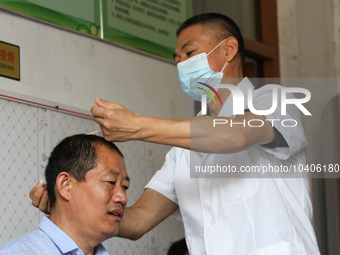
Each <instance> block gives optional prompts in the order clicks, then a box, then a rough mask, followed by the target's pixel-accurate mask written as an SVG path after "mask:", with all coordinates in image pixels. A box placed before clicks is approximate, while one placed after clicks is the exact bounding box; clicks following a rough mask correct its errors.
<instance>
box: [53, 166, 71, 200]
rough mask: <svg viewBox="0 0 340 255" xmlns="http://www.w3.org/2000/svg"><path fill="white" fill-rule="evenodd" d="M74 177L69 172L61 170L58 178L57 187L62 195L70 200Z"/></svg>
mask: <svg viewBox="0 0 340 255" xmlns="http://www.w3.org/2000/svg"><path fill="white" fill-rule="evenodd" d="M72 183H73V178H72V176H71V175H70V174H69V173H67V172H61V173H59V174H58V176H57V179H56V189H57V191H58V193H59V195H60V196H61V197H63V198H64V199H65V200H67V201H69V200H70V197H71V196H70V191H71V189H72Z"/></svg>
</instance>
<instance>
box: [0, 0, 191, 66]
mask: <svg viewBox="0 0 340 255" xmlns="http://www.w3.org/2000/svg"><path fill="white" fill-rule="evenodd" d="M0 7H4V8H6V9H10V10H13V11H15V12H17V13H22V14H25V15H28V16H32V17H35V18H38V19H41V20H44V21H47V22H51V23H54V24H57V25H60V26H62V27H66V28H69V29H72V30H77V31H80V32H84V33H86V34H90V35H93V36H97V37H99V38H103V39H104V40H108V41H113V42H116V43H119V44H122V45H126V46H129V47H133V48H135V49H138V50H141V51H144V52H148V53H151V54H154V55H157V56H160V57H163V58H166V59H169V60H172V58H173V52H174V49H175V46H176V29H177V28H178V26H179V25H180V24H181V23H182V22H183V21H184V20H186V19H187V18H188V17H190V15H191V0H0ZM101 7H102V8H101ZM101 24H102V26H103V27H102V29H101ZM101 31H103V35H101Z"/></svg>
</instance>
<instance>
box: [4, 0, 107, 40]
mask: <svg viewBox="0 0 340 255" xmlns="http://www.w3.org/2000/svg"><path fill="white" fill-rule="evenodd" d="M0 7H5V8H8V9H10V10H14V11H17V12H19V13H23V14H26V15H28V16H32V17H35V18H38V19H41V20H45V21H48V22H51V23H54V24H57V25H60V26H62V27H66V28H70V29H73V30H77V31H81V32H84V33H87V34H91V35H94V36H100V8H99V1H98V0H0Z"/></svg>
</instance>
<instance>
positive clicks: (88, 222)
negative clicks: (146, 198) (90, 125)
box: [0, 135, 129, 255]
mask: <svg viewBox="0 0 340 255" xmlns="http://www.w3.org/2000/svg"><path fill="white" fill-rule="evenodd" d="M45 177H46V180H47V191H48V195H49V197H50V216H49V217H47V216H44V218H43V219H42V220H41V222H40V225H39V228H38V229H37V230H36V231H34V232H30V233H27V234H26V235H23V236H21V237H19V238H16V239H14V240H12V241H10V242H8V243H7V244H5V245H4V246H3V247H1V248H0V254H1V255H5V254H6V255H8V254H12V255H19V254H20V255H22V254H51V255H57V254H75V255H81V254H83V255H109V253H108V252H107V251H106V249H105V248H104V246H103V245H102V244H101V243H102V242H103V241H105V240H106V239H108V238H110V237H113V236H116V235H117V234H118V230H119V225H120V222H121V220H122V217H123V214H124V210H125V206H126V203H127V197H126V193H125V192H126V190H127V189H128V187H129V178H128V176H127V173H126V170H125V163H124V159H123V155H122V153H121V152H120V151H119V149H118V148H117V147H116V146H115V145H114V144H113V143H111V142H108V141H106V140H105V139H104V138H102V137H98V136H94V135H74V136H71V137H67V138H65V139H64V140H63V141H61V142H60V143H59V144H58V145H57V146H56V147H55V148H54V150H53V151H52V153H51V156H50V158H49V162H48V165H47V167H46V170H45Z"/></svg>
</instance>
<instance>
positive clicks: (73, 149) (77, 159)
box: [45, 134, 124, 208]
mask: <svg viewBox="0 0 340 255" xmlns="http://www.w3.org/2000/svg"><path fill="white" fill-rule="evenodd" d="M100 145H103V146H106V147H107V148H108V149H110V150H112V151H115V152H117V153H118V154H119V155H120V156H121V157H122V158H124V156H123V154H122V152H121V151H120V150H119V149H118V147H117V146H116V145H115V144H113V143H112V142H109V141H107V140H105V139H104V138H103V137H100V136H96V135H86V134H77V135H73V136H69V137H66V138H64V139H63V140H62V141H61V142H60V143H59V144H58V145H57V146H56V147H55V148H54V149H53V151H52V152H51V155H50V157H49V159H48V164H47V166H46V169H45V179H46V182H47V192H48V196H49V198H50V207H51V208H53V206H54V204H55V202H56V195H55V191H54V186H55V184H56V179H57V177H58V175H59V174H60V173H61V172H68V173H69V174H70V175H71V176H72V177H74V178H75V179H76V180H77V181H79V182H82V181H85V180H86V174H87V172H88V171H89V170H91V169H93V168H95V167H96V166H97V163H98V162H97V153H96V148H97V147H98V146H100Z"/></svg>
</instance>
